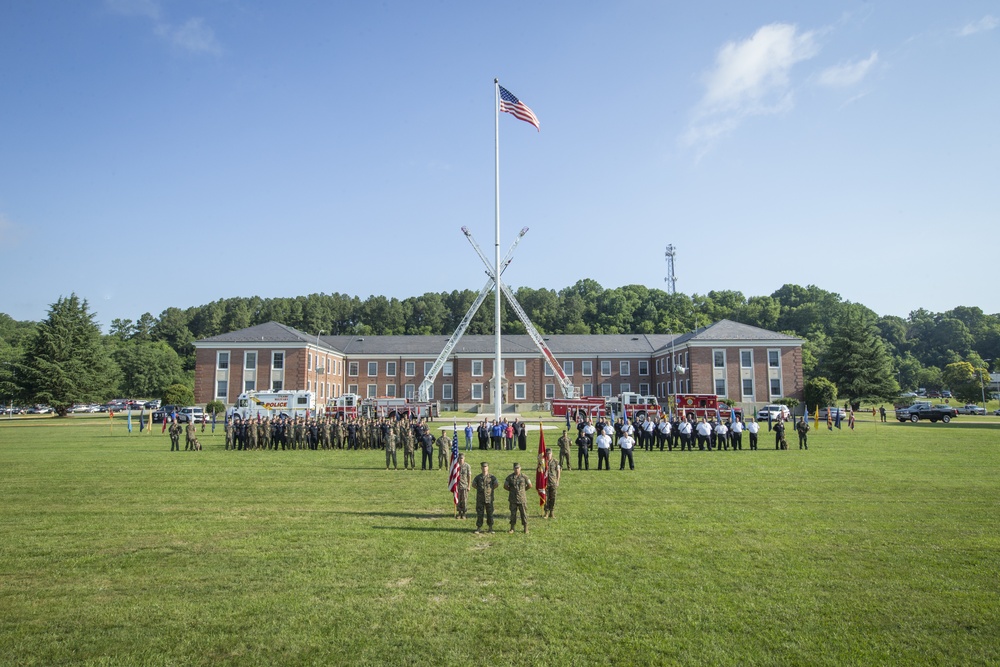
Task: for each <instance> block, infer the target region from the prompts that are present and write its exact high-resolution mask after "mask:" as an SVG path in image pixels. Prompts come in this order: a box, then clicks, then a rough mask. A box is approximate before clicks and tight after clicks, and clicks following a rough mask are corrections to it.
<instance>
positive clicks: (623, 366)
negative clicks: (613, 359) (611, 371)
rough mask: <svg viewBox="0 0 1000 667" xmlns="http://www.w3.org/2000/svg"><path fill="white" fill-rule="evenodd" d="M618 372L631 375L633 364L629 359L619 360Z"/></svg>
mask: <svg viewBox="0 0 1000 667" xmlns="http://www.w3.org/2000/svg"><path fill="white" fill-rule="evenodd" d="M618 374H619V375H626V376H628V375H631V374H632V364H631V362H628V361H619V362H618Z"/></svg>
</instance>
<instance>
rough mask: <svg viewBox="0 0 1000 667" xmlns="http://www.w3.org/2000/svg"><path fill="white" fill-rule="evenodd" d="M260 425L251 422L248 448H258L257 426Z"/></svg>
mask: <svg viewBox="0 0 1000 667" xmlns="http://www.w3.org/2000/svg"><path fill="white" fill-rule="evenodd" d="M258 426H260V424H253V423H251V424H250V429H249V432H248V433H247V436H248V444H247V449H257V427H258Z"/></svg>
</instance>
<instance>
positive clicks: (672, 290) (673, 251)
mask: <svg viewBox="0 0 1000 667" xmlns="http://www.w3.org/2000/svg"><path fill="white" fill-rule="evenodd" d="M665 255H666V258H667V277H666V278H664V279H663V280H664V282H666V283H667V294H676V293H677V276H675V275H674V257H676V256H677V248H675V247H674V246H673V244H670V245H668V246H667V252H666V253H665Z"/></svg>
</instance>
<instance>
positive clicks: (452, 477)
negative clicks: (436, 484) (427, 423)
mask: <svg viewBox="0 0 1000 667" xmlns="http://www.w3.org/2000/svg"><path fill="white" fill-rule="evenodd" d="M448 490H449V491H451V495H452V499H453V500H454V502H455V507H458V423H457V422H456V424H455V432H454V434H453V435H452V436H451V472H450V473H449V474H448Z"/></svg>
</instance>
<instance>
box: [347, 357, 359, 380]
mask: <svg viewBox="0 0 1000 667" xmlns="http://www.w3.org/2000/svg"><path fill="white" fill-rule="evenodd" d="M347 375H348V376H350V377H352V378H356V377H358V362H356V361H352V362H350V363H349V364H347Z"/></svg>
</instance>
